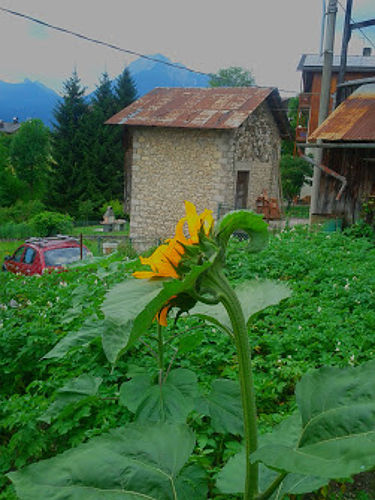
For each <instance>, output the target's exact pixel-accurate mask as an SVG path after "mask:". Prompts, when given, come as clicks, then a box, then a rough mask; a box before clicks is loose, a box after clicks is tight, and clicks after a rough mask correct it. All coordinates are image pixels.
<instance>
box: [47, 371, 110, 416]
mask: <svg viewBox="0 0 375 500" xmlns="http://www.w3.org/2000/svg"><path fill="white" fill-rule="evenodd" d="M101 383H102V379H101V378H100V377H93V376H92V375H88V374H84V375H81V376H80V377H77V378H74V379H72V380H69V382H68V383H67V384H65V385H64V386H63V387H61V388H60V389H58V390H57V396H56V399H55V401H54V402H53V403H52V404H51V405H50V406H49V407H48V408H47V410H46V411H45V412H44V413H43V415H42V416H41V417H40V418H39V420H41V421H42V422H46V423H47V424H50V423H51V420H52V419H53V418H55V417H57V415H58V414H59V413H60V412H61V411H62V410H63V409H64V408H65V407H66V406H68V405H70V404H73V403H78V402H79V401H82V400H84V399H86V398H87V397H89V396H95V395H96V394H97V392H98V389H99V386H100V384H101Z"/></svg>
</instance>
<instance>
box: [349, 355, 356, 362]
mask: <svg viewBox="0 0 375 500" xmlns="http://www.w3.org/2000/svg"><path fill="white" fill-rule="evenodd" d="M354 358H355V356H354V354H352V355H351V356H350V358H349V359H350V361H351V362H353V361H354Z"/></svg>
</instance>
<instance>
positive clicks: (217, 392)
mask: <svg viewBox="0 0 375 500" xmlns="http://www.w3.org/2000/svg"><path fill="white" fill-rule="evenodd" d="M197 409H198V411H199V412H200V413H203V414H204V415H207V416H210V417H211V425H212V427H213V429H214V430H215V431H216V432H222V433H227V432H229V433H231V434H238V435H243V413H242V403H241V391H240V386H239V384H238V382H235V381H233V380H226V379H217V380H214V381H213V382H212V386H211V391H210V392H209V394H208V395H207V396H204V397H203V398H200V399H198V401H197Z"/></svg>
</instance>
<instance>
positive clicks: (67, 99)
mask: <svg viewBox="0 0 375 500" xmlns="http://www.w3.org/2000/svg"><path fill="white" fill-rule="evenodd" d="M63 85H64V95H63V99H62V101H60V102H59V103H58V104H57V106H56V108H55V110H54V118H55V122H54V124H53V127H54V128H53V132H52V135H53V157H54V160H55V165H54V177H53V186H52V187H51V199H50V202H51V204H52V206H53V207H54V208H55V209H57V210H60V211H63V212H68V213H70V214H73V215H74V214H75V213H76V212H77V210H78V207H79V202H80V201H82V200H86V199H88V198H89V192H90V190H92V187H93V186H92V184H93V182H92V176H91V175H90V172H89V170H88V169H87V161H85V160H86V158H87V154H88V151H87V142H88V140H87V131H86V130H85V125H86V121H87V114H88V104H87V102H86V100H85V97H84V94H85V88H84V87H83V86H82V85H81V80H80V78H79V77H78V74H77V72H76V70H74V71H73V74H72V76H71V77H70V78H68V80H66V81H65V82H64V84H63Z"/></svg>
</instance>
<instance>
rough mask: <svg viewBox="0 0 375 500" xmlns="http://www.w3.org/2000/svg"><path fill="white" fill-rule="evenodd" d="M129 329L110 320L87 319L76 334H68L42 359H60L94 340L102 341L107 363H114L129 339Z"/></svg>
mask: <svg viewBox="0 0 375 500" xmlns="http://www.w3.org/2000/svg"><path fill="white" fill-rule="evenodd" d="M129 334H130V331H129V328H128V327H127V325H126V324H125V325H121V324H119V323H116V322H114V321H111V320H110V319H104V320H98V319H94V318H90V319H88V320H87V321H86V322H85V323H84V324H83V326H82V327H81V329H80V330H78V332H70V333H68V334H67V335H66V336H65V337H64V338H62V339H61V340H60V342H58V343H57V344H56V345H55V347H53V349H51V351H49V352H48V353H47V354H46V355H45V356H44V358H62V357H63V356H65V355H66V354H67V353H68V352H69V351H70V349H73V348H74V347H83V346H86V345H88V344H90V343H91V342H92V341H94V340H95V339H96V338H100V337H101V339H102V346H103V350H104V353H105V355H106V356H107V359H108V361H110V362H111V363H115V361H116V359H117V358H118V355H119V353H120V352H121V351H122V349H123V348H124V345H126V342H127V339H128V338H129Z"/></svg>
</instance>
